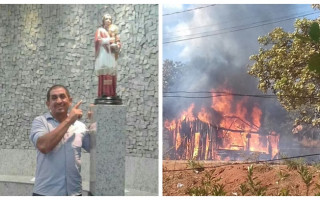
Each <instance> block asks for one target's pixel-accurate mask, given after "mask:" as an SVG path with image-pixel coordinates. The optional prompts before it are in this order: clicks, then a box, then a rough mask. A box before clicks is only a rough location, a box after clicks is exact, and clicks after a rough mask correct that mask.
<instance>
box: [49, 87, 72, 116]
mask: <svg viewBox="0 0 320 200" xmlns="http://www.w3.org/2000/svg"><path fill="white" fill-rule="evenodd" d="M71 102H72V98H70V97H68V95H67V92H66V90H65V89H64V88H55V89H53V90H51V91H50V99H49V101H47V103H46V104H47V106H48V108H49V110H50V112H51V114H52V115H53V116H56V115H67V113H68V109H69V107H70V105H71Z"/></svg>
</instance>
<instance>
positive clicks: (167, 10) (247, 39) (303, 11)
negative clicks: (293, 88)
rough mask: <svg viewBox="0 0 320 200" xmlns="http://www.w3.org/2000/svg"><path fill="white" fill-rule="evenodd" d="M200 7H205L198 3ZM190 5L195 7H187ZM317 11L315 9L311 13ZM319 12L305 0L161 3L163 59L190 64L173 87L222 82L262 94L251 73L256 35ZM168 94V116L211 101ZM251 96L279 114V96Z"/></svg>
mask: <svg viewBox="0 0 320 200" xmlns="http://www.w3.org/2000/svg"><path fill="white" fill-rule="evenodd" d="M199 7H205V8H202V9H197V8H199ZM186 10H191V11H187V12H184V11H186ZM315 12H317V14H312V15H311V13H315ZM171 13H175V14H171ZM167 14H170V15H167ZM319 15H320V14H319V11H317V10H314V9H313V8H311V5H302V4H299V5H272V4H269V5H257V4H255V5H250V4H237V5H232V4H227V5H224V4H217V5H214V6H210V5H208V4H202V5H181V4H180V5H178V4H176V5H173V4H170V5H168V4H165V5H163V60H165V59H169V60H173V61H181V62H182V63H185V64H186V66H188V67H186V70H185V71H186V72H187V73H184V75H183V78H182V79H181V80H179V81H178V82H176V83H175V85H174V87H173V91H179V90H183V91H190V92H197V91H211V90H212V89H215V90H219V89H221V86H223V87H224V88H226V87H227V88H228V89H231V90H232V92H234V93H240V94H261V91H259V90H258V89H257V83H258V80H257V79H256V78H254V77H252V76H250V75H248V74H247V71H248V64H250V61H249V56H250V55H252V54H257V53H258V50H259V44H258V42H257V39H258V37H259V36H264V35H266V34H268V33H269V32H271V31H272V30H273V29H274V28H275V27H282V28H283V29H284V30H285V31H289V32H292V31H293V30H294V26H293V24H294V21H295V19H296V18H303V16H304V17H306V18H311V19H315V18H317V17H318V16H319ZM192 38H196V39H192ZM179 40H182V41H179ZM166 95H168V94H165V95H164V98H163V103H164V104H163V106H164V107H163V109H164V114H165V115H166V114H167V115H169V116H173V115H175V113H179V111H181V110H184V109H186V108H187V107H188V106H189V105H190V104H191V102H195V101H198V102H199V103H198V104H199V105H201V104H202V105H203V104H206V102H209V103H211V101H210V99H198V98H197V99H187V98H168V97H165V96H166ZM250 101H251V104H250V105H253V104H259V106H260V107H261V109H262V111H263V113H266V112H270V113H271V116H272V117H273V114H274V115H277V114H279V109H280V108H281V106H280V105H279V103H278V101H277V99H271V100H270V99H261V98H252V99H250ZM202 105H201V106H202ZM250 105H248V108H250V107H251V106H250Z"/></svg>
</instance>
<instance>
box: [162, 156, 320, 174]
mask: <svg viewBox="0 0 320 200" xmlns="http://www.w3.org/2000/svg"><path fill="white" fill-rule="evenodd" d="M319 155H320V154H308V155H302V156H293V157H287V158H276V159H270V160H260V161H251V162H236V163H227V164H223V165H216V166H210V167H202V168H203V169H212V168H217V167H225V166H231V165H238V164H258V163H268V162H275V161H281V160H289V159H295V158H305V157H310V156H319ZM189 170H194V169H173V170H162V172H175V171H189Z"/></svg>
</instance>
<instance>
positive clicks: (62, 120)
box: [30, 85, 90, 196]
mask: <svg viewBox="0 0 320 200" xmlns="http://www.w3.org/2000/svg"><path fill="white" fill-rule="evenodd" d="M81 102H82V101H80V102H78V103H77V104H76V105H75V106H74V107H73V108H72V109H71V110H70V112H69V113H68V110H69V107H70V106H71V104H72V98H71V97H70V94H69V91H68V89H67V88H66V87H64V86H63V85H54V86H52V87H51V88H50V89H49V90H48V93H47V102H46V104H47V107H48V109H49V112H48V113H46V114H44V115H41V116H38V117H36V118H35V119H34V120H33V122H32V127H31V133H30V140H31V142H32V143H33V144H34V146H35V147H36V150H37V167H36V175H35V185H34V189H33V196H42V195H44V196H63V195H68V196H81V195H82V180H81V175H80V170H81V148H84V149H85V150H86V151H89V149H90V138H89V134H88V133H87V128H86V126H85V125H84V124H83V123H82V122H80V121H78V119H80V118H81V117H82V110H81V109H80V108H79V107H80V105H81Z"/></svg>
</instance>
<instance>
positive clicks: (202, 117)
mask: <svg viewBox="0 0 320 200" xmlns="http://www.w3.org/2000/svg"><path fill="white" fill-rule="evenodd" d="M198 119H199V120H201V121H203V122H204V123H207V124H210V122H211V121H212V119H211V116H210V114H209V113H207V111H206V110H205V108H204V107H202V108H201V111H200V112H199V114H198Z"/></svg>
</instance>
